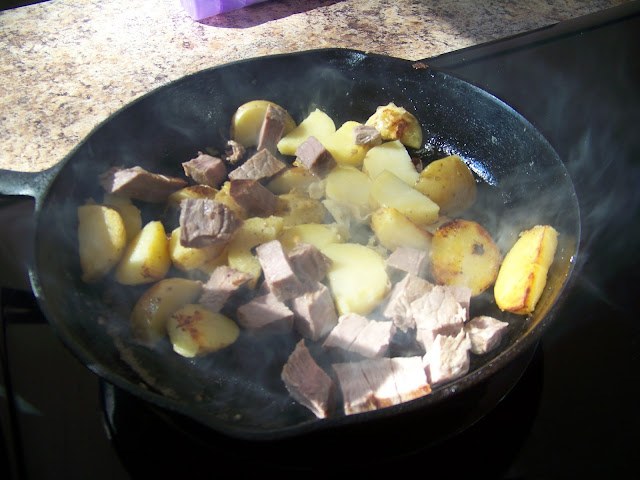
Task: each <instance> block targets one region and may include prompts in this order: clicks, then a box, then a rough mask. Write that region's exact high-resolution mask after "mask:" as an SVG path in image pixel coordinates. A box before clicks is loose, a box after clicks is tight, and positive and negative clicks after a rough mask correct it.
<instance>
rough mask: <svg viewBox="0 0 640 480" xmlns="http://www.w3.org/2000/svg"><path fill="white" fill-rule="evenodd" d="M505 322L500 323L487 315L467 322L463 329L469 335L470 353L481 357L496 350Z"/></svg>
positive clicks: (506, 324) (506, 325)
mask: <svg viewBox="0 0 640 480" xmlns="http://www.w3.org/2000/svg"><path fill="white" fill-rule="evenodd" d="M508 326H509V324H508V323H507V322H501V321H500V320H497V319H495V318H493V317H490V316H488V315H480V316H477V317H474V318H472V319H471V320H470V321H468V322H467V323H466V324H465V326H464V329H465V331H466V332H467V333H468V334H469V340H470V341H471V351H472V352H473V353H475V354H478V355H481V354H483V353H488V352H490V351H491V350H493V349H494V348H496V347H497V346H498V345H499V344H500V342H501V341H502V336H503V333H504V331H505V329H506V328H507V327H508Z"/></svg>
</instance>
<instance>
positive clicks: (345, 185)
mask: <svg viewBox="0 0 640 480" xmlns="http://www.w3.org/2000/svg"><path fill="white" fill-rule="evenodd" d="M325 182H326V184H325V192H326V196H327V198H328V199H331V200H335V201H337V202H344V203H349V204H351V205H354V206H356V207H357V208H358V209H359V210H361V211H362V212H366V211H369V210H370V205H369V195H370V194H371V179H370V178H369V176H368V175H367V174H365V173H363V172H362V171H361V170H360V169H358V168H356V167H352V166H348V165H338V166H337V167H335V168H334V169H333V170H331V172H329V175H327V178H326V179H325Z"/></svg>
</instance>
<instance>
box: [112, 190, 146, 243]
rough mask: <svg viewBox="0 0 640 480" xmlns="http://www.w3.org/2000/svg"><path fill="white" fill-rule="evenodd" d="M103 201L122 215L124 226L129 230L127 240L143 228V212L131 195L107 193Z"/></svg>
mask: <svg viewBox="0 0 640 480" xmlns="http://www.w3.org/2000/svg"><path fill="white" fill-rule="evenodd" d="M102 203H103V205H105V206H107V207H111V208H113V209H114V210H116V211H117V212H118V213H119V214H120V216H121V217H122V221H123V222H124V228H125V230H126V231H127V242H129V241H131V239H132V238H133V237H135V236H136V235H137V234H138V232H139V231H140V230H142V213H141V212H140V209H139V208H138V207H136V206H135V205H134V204H133V202H132V201H131V199H130V198H129V197H121V196H119V195H110V194H105V196H104V199H103V201H102Z"/></svg>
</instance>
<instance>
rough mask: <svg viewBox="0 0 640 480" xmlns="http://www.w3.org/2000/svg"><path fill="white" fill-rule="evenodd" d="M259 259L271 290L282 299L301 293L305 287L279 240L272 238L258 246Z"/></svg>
mask: <svg viewBox="0 0 640 480" xmlns="http://www.w3.org/2000/svg"><path fill="white" fill-rule="evenodd" d="M256 254H257V255H258V261H259V262H260V266H261V267H262V272H263V273H264V280H265V283H266V284H267V286H268V288H269V291H270V292H271V293H272V294H274V295H275V296H276V297H278V299H280V300H282V301H286V300H290V299H292V298H293V297H296V296H298V295H300V294H301V293H302V292H303V291H304V289H303V286H302V283H300V280H298V277H297V276H296V274H295V272H294V271H293V269H292V268H291V263H290V262H289V257H287V254H286V253H285V251H284V249H283V248H282V244H281V243H280V242H279V241H278V240H271V241H269V242H266V243H263V244H262V245H260V246H258V247H257V248H256Z"/></svg>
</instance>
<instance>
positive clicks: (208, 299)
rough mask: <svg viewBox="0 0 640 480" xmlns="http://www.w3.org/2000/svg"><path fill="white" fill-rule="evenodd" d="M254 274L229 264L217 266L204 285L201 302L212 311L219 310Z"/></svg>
mask: <svg viewBox="0 0 640 480" xmlns="http://www.w3.org/2000/svg"><path fill="white" fill-rule="evenodd" d="M251 279H253V276H252V275H250V274H248V273H245V272H241V271H239V270H236V269H235V268H233V267H229V266H227V265H221V266H219V267H217V268H216V269H215V270H214V271H213V272H212V273H211V276H210V277H209V280H207V282H206V283H205V284H204V285H203V287H202V295H201V296H200V299H199V303H201V304H202V305H204V306H205V307H206V308H207V309H208V310H211V311H212V312H219V311H220V310H222V308H223V307H224V306H225V304H226V303H227V301H228V300H229V299H230V298H231V297H232V296H234V295H235V294H237V293H238V292H240V291H241V290H242V288H243V287H244V286H246V285H247V284H248V283H249V281H250V280H251Z"/></svg>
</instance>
